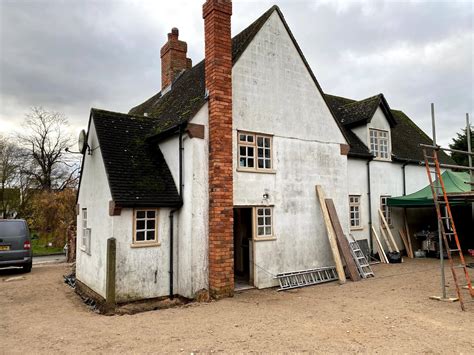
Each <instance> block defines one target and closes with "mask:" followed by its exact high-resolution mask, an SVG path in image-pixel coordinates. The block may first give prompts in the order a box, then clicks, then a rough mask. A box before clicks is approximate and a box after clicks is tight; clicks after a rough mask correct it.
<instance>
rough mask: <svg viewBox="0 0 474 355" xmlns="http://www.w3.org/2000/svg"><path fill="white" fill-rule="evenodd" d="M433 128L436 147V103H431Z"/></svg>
mask: <svg viewBox="0 0 474 355" xmlns="http://www.w3.org/2000/svg"><path fill="white" fill-rule="evenodd" d="M431 128H432V130H433V144H434V145H435V146H436V122H435V112H434V103H431Z"/></svg>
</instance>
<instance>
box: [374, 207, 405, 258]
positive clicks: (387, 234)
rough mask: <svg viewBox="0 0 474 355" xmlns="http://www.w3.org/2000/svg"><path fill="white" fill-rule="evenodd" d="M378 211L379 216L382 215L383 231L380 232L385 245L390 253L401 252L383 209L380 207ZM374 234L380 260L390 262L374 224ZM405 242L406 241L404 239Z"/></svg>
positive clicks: (381, 227) (381, 228)
mask: <svg viewBox="0 0 474 355" xmlns="http://www.w3.org/2000/svg"><path fill="white" fill-rule="evenodd" d="M378 213H379V216H380V220H381V222H382V225H381V226H380V232H381V233H380V234H381V236H382V238H383V241H384V242H385V245H386V246H387V249H388V252H389V253H393V252H397V253H400V249H398V246H397V243H396V242H395V239H394V238H393V234H392V232H391V230H390V226H389V225H388V223H387V220H386V219H385V216H384V215H383V212H382V210H381V209H379V210H378ZM372 236H373V238H374V240H375V247H376V249H377V253H378V255H379V258H380V262H381V263H385V264H388V263H389V259H388V257H387V254H386V252H385V250H384V247H383V243H382V241H381V239H380V237H379V235H378V234H377V232H376V231H375V228H374V227H373V226H372ZM402 239H403V238H402ZM404 243H405V241H404ZM407 244H408V241H407ZM407 250H408V249H407Z"/></svg>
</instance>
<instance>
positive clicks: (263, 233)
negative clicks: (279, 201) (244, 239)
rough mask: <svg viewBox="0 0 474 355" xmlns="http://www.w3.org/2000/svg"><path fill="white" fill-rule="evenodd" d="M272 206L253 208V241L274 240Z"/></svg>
mask: <svg viewBox="0 0 474 355" xmlns="http://www.w3.org/2000/svg"><path fill="white" fill-rule="evenodd" d="M274 228H275V226H274V217H273V206H258V207H254V237H255V240H273V239H275V230H274Z"/></svg>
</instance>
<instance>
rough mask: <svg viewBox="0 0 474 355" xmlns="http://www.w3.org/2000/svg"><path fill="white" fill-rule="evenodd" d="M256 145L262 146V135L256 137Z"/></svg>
mask: <svg viewBox="0 0 474 355" xmlns="http://www.w3.org/2000/svg"><path fill="white" fill-rule="evenodd" d="M257 146H258V147H262V146H263V137H257Z"/></svg>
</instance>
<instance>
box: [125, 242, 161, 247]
mask: <svg viewBox="0 0 474 355" xmlns="http://www.w3.org/2000/svg"><path fill="white" fill-rule="evenodd" d="M160 245H161V243H160V242H153V243H132V244H130V247H132V248H152V247H159V246H160Z"/></svg>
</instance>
